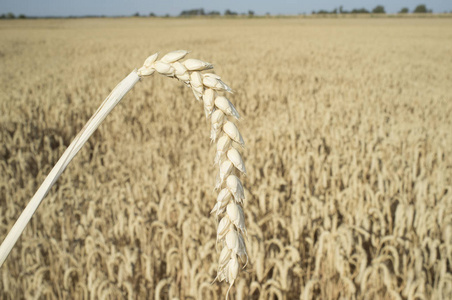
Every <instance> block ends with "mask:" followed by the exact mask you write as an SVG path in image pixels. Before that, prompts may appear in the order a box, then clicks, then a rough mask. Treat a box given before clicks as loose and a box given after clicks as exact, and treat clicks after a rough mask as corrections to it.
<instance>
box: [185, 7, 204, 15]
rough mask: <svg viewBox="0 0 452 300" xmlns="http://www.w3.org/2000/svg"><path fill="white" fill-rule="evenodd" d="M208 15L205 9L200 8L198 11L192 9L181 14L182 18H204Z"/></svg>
mask: <svg viewBox="0 0 452 300" xmlns="http://www.w3.org/2000/svg"><path fill="white" fill-rule="evenodd" d="M205 14H206V13H205V11H204V8H198V9H190V10H184V11H182V12H181V13H180V16H204V15H205Z"/></svg>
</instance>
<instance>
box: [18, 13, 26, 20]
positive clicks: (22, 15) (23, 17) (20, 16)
mask: <svg viewBox="0 0 452 300" xmlns="http://www.w3.org/2000/svg"><path fill="white" fill-rule="evenodd" d="M26 18H27V17H26V16H25V15H24V14H20V15H19V19H26Z"/></svg>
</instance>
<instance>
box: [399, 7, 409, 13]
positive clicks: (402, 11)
mask: <svg viewBox="0 0 452 300" xmlns="http://www.w3.org/2000/svg"><path fill="white" fill-rule="evenodd" d="M409 12H410V10H409V9H408V7H403V8H402V9H401V10H400V11H399V14H407V13H409Z"/></svg>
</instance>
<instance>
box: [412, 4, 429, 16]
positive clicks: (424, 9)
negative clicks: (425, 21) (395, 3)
mask: <svg viewBox="0 0 452 300" xmlns="http://www.w3.org/2000/svg"><path fill="white" fill-rule="evenodd" d="M413 12H414V13H415V14H425V13H426V12H427V7H426V6H425V4H419V5H418V6H416V8H415V9H414V11H413Z"/></svg>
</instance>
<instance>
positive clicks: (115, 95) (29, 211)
mask: <svg viewBox="0 0 452 300" xmlns="http://www.w3.org/2000/svg"><path fill="white" fill-rule="evenodd" d="M139 80H140V76H139V75H138V74H137V71H136V70H134V71H132V72H131V73H130V74H129V75H128V76H127V77H126V78H124V79H123V80H122V81H121V82H120V83H119V84H118V85H117V86H116V87H115V88H114V89H113V91H112V92H111V93H110V95H108V97H107V98H106V99H105V100H104V101H103V102H102V104H101V105H100V106H99V108H98V109H97V111H96V112H95V113H94V115H93V116H92V117H91V118H90V119H89V121H88V122H87V123H86V125H85V126H84V127H83V129H82V130H81V131H80V132H79V134H78V135H77V136H76V137H75V139H74V140H73V141H72V143H71V144H70V145H69V147H68V148H67V149H66V151H64V153H63V155H62V156H61V158H60V159H59V160H58V162H57V163H56V165H55V166H54V167H53V169H52V171H50V173H49V175H47V177H46V179H45V180H44V182H43V183H42V184H41V186H40V187H39V189H38V191H37V192H36V193H35V195H34V196H33V198H32V199H31V200H30V202H29V203H28V205H27V207H25V209H24V211H23V212H22V214H21V215H20V217H19V219H17V221H16V223H15V224H14V226H13V227H12V228H11V230H10V231H9V233H8V235H7V236H6V238H5V240H4V241H3V243H2V244H1V246H0V267H1V266H2V265H3V262H4V261H5V260H6V258H7V257H8V255H9V253H10V252H11V249H12V248H13V247H14V245H15V244H16V242H17V240H18V239H19V237H20V235H21V234H22V232H23V231H24V229H25V227H26V226H27V224H28V222H30V219H31V217H32V216H33V214H34V213H35V211H36V209H37V208H38V207H39V205H40V204H41V202H42V200H43V199H44V197H45V196H46V195H47V193H48V192H49V190H50V188H51V187H52V186H53V185H54V184H55V182H56V181H57V179H58V177H60V175H61V174H62V173H63V171H64V170H65V169H66V167H67V166H68V165H69V163H70V162H71V160H72V159H73V158H74V157H75V155H76V154H77V153H78V152H79V151H80V149H81V148H82V147H83V145H84V144H85V143H86V141H87V140H88V139H89V137H90V136H91V135H92V134H93V133H94V131H96V129H97V127H99V125H100V124H101V123H102V121H103V120H104V119H105V117H107V115H108V114H109V113H110V112H111V111H112V109H113V108H114V107H115V106H116V105H117V104H118V103H119V101H121V99H122V98H123V97H124V96H125V95H126V94H127V93H128V92H129V91H130V90H131V89H132V88H133V87H134V86H135V84H136V83H137V82H138V81H139Z"/></svg>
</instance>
